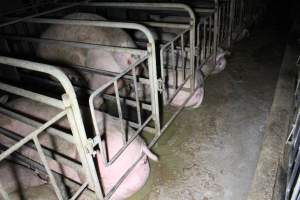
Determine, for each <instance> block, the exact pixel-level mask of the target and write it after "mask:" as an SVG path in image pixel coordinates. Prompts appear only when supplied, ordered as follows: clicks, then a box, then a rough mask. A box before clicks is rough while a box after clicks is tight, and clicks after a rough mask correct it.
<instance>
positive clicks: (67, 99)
mask: <svg viewBox="0 0 300 200" xmlns="http://www.w3.org/2000/svg"><path fill="white" fill-rule="evenodd" d="M61 98H62V100H63V103H64V106H65V108H70V107H71V101H70V97H69V96H68V95H67V94H63V95H62V96H61Z"/></svg>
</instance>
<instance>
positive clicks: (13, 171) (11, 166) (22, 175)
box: [0, 160, 46, 193]
mask: <svg viewBox="0 0 300 200" xmlns="http://www.w3.org/2000/svg"><path fill="white" fill-rule="evenodd" d="M0 174H1V178H0V184H1V187H2V188H3V189H4V190H5V191H6V192H7V193H11V192H21V191H24V190H26V189H27V188H29V187H35V186H39V185H42V184H45V183H46V181H45V180H42V179H40V178H39V177H38V175H37V174H35V173H34V171H32V170H30V169H27V168H26V167H23V166H21V165H18V164H15V163H12V162H10V161H6V160H4V161H2V162H0Z"/></svg>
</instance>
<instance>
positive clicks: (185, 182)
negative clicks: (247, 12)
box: [131, 28, 285, 200]
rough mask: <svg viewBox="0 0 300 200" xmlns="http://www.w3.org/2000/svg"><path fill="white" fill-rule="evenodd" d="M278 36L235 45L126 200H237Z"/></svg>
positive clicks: (279, 47) (267, 99)
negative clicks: (201, 98)
mask: <svg viewBox="0 0 300 200" xmlns="http://www.w3.org/2000/svg"><path fill="white" fill-rule="evenodd" d="M284 38H285V35H284V34H283V33H282V32H281V31H278V30H276V29H270V28H265V29H261V30H259V31H254V32H252V36H251V37H250V38H247V39H245V40H243V41H241V42H239V43H237V44H235V45H234V48H233V49H232V55H231V56H230V58H229V59H228V66H227V68H226V69H225V71H223V72H221V73H220V74H218V75H214V76H211V77H209V78H208V79H207V81H206V85H205V98H204V102H203V104H202V106H201V107H200V108H199V109H196V110H185V111H184V112H183V113H181V114H180V115H179V117H178V118H177V119H176V120H175V122H174V123H173V124H172V125H171V127H170V128H168V130H167V131H166V132H165V133H164V135H163V136H162V138H161V139H160V140H159V142H158V143H157V145H156V146H155V148H154V151H155V152H156V153H157V154H158V155H159V157H160V161H159V162H158V163H151V175H150V178H149V180H148V182H147V183H146V185H145V186H144V188H143V189H142V190H141V191H140V192H139V193H137V194H136V195H135V196H134V197H133V198H131V200H140V199H143V200H177V199H178V200H244V199H246V197H247V192H248V190H249V188H250V183H251V180H252V177H253V174H254V171H255V167H256V162H257V159H258V155H259V150H260V147H261V144H262V139H263V129H264V125H265V121H266V118H267V115H268V112H269V110H270V107H271V104H272V98H273V94H274V90H275V85H276V81H277V76H278V72H279V68H280V64H281V60H282V55H283V52H284V46H285V41H284Z"/></svg>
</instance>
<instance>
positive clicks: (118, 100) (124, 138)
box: [114, 69, 135, 145]
mask: <svg viewBox="0 0 300 200" xmlns="http://www.w3.org/2000/svg"><path fill="white" fill-rule="evenodd" d="M134 70H135V69H134ZM114 90H115V96H116V100H117V108H118V114H119V121H120V125H121V129H122V133H123V135H122V140H123V145H125V144H126V141H127V137H126V132H125V128H124V122H123V113H122V108H121V100H120V94H119V89H118V82H117V81H114Z"/></svg>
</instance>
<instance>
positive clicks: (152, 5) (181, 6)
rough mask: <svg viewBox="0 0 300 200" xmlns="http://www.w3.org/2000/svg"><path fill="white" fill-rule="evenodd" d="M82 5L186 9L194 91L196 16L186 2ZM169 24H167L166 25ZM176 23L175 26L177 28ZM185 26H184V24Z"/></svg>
mask: <svg viewBox="0 0 300 200" xmlns="http://www.w3.org/2000/svg"><path fill="white" fill-rule="evenodd" d="M81 5H84V6H100V7H122V8H132V9H146V10H170V11H187V12H188V14H189V17H190V18H191V20H190V26H191V31H190V49H191V60H190V62H191V66H192V78H191V90H192V91H194V89H195V88H194V87H195V45H196V42H195V34H196V27H195V26H196V16H195V13H194V11H193V10H192V8H191V7H190V6H188V5H186V4H181V3H137V2H134V3H132V2H86V3H81ZM148 24H149V25H151V26H157V27H166V26H169V27H171V26H170V23H161V22H155V23H153V22H152V23H151V22H150V23H148ZM168 24H169V25H168ZM172 27H173V26H172ZM178 27H179V26H178V24H177V25H176V27H173V28H178ZM184 27H186V26H184ZM184 27H182V28H184Z"/></svg>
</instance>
